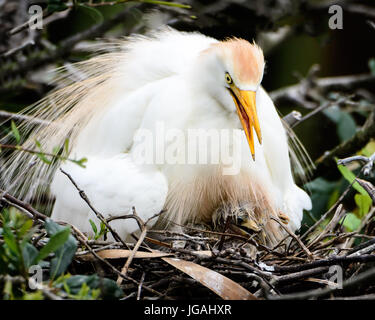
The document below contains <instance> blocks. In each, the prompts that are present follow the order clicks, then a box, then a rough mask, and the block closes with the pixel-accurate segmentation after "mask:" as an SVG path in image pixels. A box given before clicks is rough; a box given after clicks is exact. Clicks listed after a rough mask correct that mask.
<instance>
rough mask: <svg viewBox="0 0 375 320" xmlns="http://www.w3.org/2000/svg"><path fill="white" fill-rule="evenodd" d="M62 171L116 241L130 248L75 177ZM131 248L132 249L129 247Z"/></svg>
mask: <svg viewBox="0 0 375 320" xmlns="http://www.w3.org/2000/svg"><path fill="white" fill-rule="evenodd" d="M60 171H61V172H62V173H63V174H64V175H66V176H67V177H68V179H69V180H70V181H71V183H72V184H73V186H74V187H75V188H76V189H77V191H78V193H79V195H80V197H81V198H82V199H83V200H84V201H85V202H86V203H87V205H88V206H89V207H90V209H91V210H92V211H93V212H94V213H95V215H96V216H97V217H98V219H99V220H100V221H101V222H102V223H104V225H105V226H106V227H107V229H108V230H109V231H110V232H111V234H112V236H113V238H114V239H115V240H116V241H120V242H121V243H122V244H123V245H124V246H125V247H126V248H128V249H129V247H128V245H127V244H126V243H125V241H124V240H122V239H121V237H120V236H119V235H118V233H117V232H116V231H115V230H114V229H113V228H112V227H111V226H110V225H109V224H108V223H107V221H106V219H105V218H104V216H103V215H102V214H101V213H100V212H98V211H97V210H96V209H95V208H94V207H93V205H92V204H91V202H90V200H89V199H88V197H87V195H86V193H85V192H84V191H83V190H81V189H80V188H79V187H78V185H77V184H76V182H75V181H74V180H73V178H72V177H71V175H70V174H69V173H67V172H65V171H64V170H63V169H61V168H60ZM129 250H130V249H129Z"/></svg>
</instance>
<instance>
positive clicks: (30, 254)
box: [22, 242, 39, 269]
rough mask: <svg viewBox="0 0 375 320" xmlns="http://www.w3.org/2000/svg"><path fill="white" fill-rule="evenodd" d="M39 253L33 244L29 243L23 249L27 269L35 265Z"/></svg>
mask: <svg viewBox="0 0 375 320" xmlns="http://www.w3.org/2000/svg"><path fill="white" fill-rule="evenodd" d="M38 254H39V251H38V249H37V248H35V247H34V246H33V245H32V244H31V243H29V242H27V243H26V244H25V245H24V247H23V248H22V257H23V261H24V264H25V268H26V269H28V268H29V267H31V266H32V265H33V264H35V260H36V257H37V256H38Z"/></svg>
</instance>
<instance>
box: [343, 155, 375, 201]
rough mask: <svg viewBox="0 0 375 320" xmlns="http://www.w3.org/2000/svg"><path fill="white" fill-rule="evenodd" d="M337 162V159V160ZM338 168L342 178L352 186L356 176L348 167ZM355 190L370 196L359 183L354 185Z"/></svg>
mask: <svg viewBox="0 0 375 320" xmlns="http://www.w3.org/2000/svg"><path fill="white" fill-rule="evenodd" d="M336 162H337V159H336ZM337 168H338V169H339V170H340V172H341V174H342V176H343V177H344V178H345V179H346V180H347V181H348V182H349V183H350V184H351V183H352V182H353V181H355V178H356V177H355V175H354V173H353V172H351V171H350V170H349V169H348V168H347V167H346V166H344V165H341V164H338V165H337ZM353 188H354V189H355V190H357V191H358V192H359V193H360V194H362V195H364V196H366V195H368V193H367V191H366V190H365V189H364V188H363V187H362V186H361V185H360V184H359V183H358V182H354V183H353Z"/></svg>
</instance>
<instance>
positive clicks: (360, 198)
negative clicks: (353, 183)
mask: <svg viewBox="0 0 375 320" xmlns="http://www.w3.org/2000/svg"><path fill="white" fill-rule="evenodd" d="M354 200H355V203H356V204H357V206H358V209H359V217H358V218H362V217H364V216H365V215H366V214H368V213H369V212H370V208H371V205H372V199H371V197H370V196H369V195H368V194H366V195H363V194H359V193H357V194H356V195H355V196H354Z"/></svg>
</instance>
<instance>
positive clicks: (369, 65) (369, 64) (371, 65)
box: [368, 58, 375, 75]
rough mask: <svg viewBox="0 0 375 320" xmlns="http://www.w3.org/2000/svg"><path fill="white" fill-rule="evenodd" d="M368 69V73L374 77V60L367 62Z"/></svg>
mask: <svg viewBox="0 0 375 320" xmlns="http://www.w3.org/2000/svg"><path fill="white" fill-rule="evenodd" d="M368 67H369V69H370V73H371V74H372V75H375V58H371V59H370V60H369V61H368Z"/></svg>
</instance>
